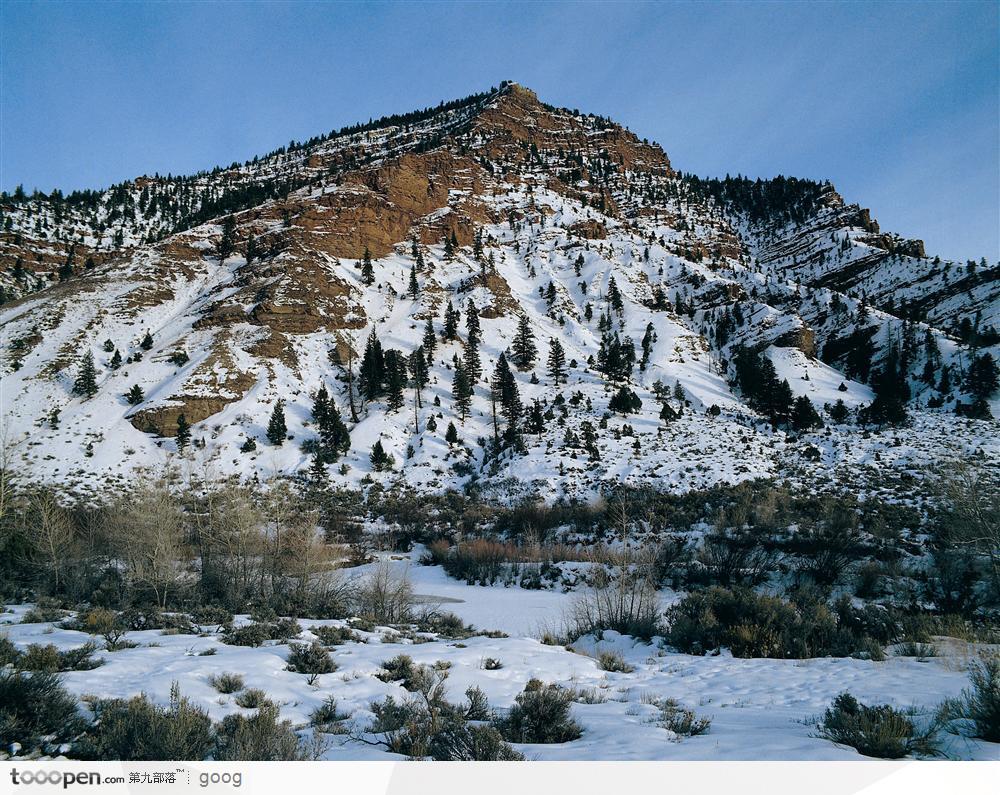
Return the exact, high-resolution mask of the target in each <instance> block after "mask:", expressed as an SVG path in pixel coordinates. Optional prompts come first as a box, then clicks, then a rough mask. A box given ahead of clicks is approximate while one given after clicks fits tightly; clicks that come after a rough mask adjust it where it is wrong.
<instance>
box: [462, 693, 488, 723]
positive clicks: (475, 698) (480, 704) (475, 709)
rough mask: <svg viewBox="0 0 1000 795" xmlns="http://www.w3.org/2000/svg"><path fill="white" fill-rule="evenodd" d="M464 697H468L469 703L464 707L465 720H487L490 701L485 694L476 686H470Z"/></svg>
mask: <svg viewBox="0 0 1000 795" xmlns="http://www.w3.org/2000/svg"><path fill="white" fill-rule="evenodd" d="M465 697H466V698H467V699H469V705H468V706H467V707H466V708H465V719H466V720H489V719H490V715H491V714H492V713H491V711H490V702H489V701H488V700H487V698H486V694H485V693H484V692H483V691H482V690H480V689H479V688H478V687H470V688H469V689H468V690H466V691H465Z"/></svg>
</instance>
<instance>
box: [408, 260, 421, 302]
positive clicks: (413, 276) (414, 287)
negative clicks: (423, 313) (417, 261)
mask: <svg viewBox="0 0 1000 795" xmlns="http://www.w3.org/2000/svg"><path fill="white" fill-rule="evenodd" d="M409 290H410V297H411V298H416V297H417V293H418V292H420V286H419V285H418V284H417V270H416V266H410V284H409Z"/></svg>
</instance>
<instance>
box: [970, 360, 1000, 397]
mask: <svg viewBox="0 0 1000 795" xmlns="http://www.w3.org/2000/svg"><path fill="white" fill-rule="evenodd" d="M965 388H966V390H968V392H969V394H971V395H972V396H973V397H974V398H975V399H976V400H977V401H985V400H987V399H989V398H990V397H992V396H993V394H994V393H995V392H996V391H997V389H1000V370H998V368H997V363H996V361H995V360H994V359H993V354H991V353H984V354H982V355H980V356H974V357H973V359H972V363H971V364H970V365H969V370H968V372H967V373H966V375H965Z"/></svg>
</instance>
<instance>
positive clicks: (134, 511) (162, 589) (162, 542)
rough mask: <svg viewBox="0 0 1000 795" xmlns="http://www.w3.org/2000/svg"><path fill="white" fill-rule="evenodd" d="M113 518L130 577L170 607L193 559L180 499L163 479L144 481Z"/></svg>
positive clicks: (123, 502) (126, 498)
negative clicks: (184, 568) (148, 482)
mask: <svg viewBox="0 0 1000 795" xmlns="http://www.w3.org/2000/svg"><path fill="white" fill-rule="evenodd" d="M110 521H111V527H112V538H113V539H114V543H115V546H116V548H117V550H118V552H119V554H120V555H121V559H122V562H123V563H124V565H125V569H126V572H127V574H128V577H129V578H130V579H131V581H132V582H133V583H135V584H141V585H146V586H148V587H150V588H151V589H152V590H153V594H154V596H155V598H156V602H157V604H158V605H160V607H166V605H167V599H168V597H169V595H170V591H171V589H173V588H174V587H175V586H176V585H177V584H178V582H179V581H180V579H181V578H182V577H183V574H184V571H183V567H184V563H185V562H186V561H187V560H188V559H189V550H188V549H187V547H186V545H185V526H184V520H183V515H182V512H181V504H180V500H179V499H177V498H176V497H174V495H173V494H171V493H170V490H169V489H168V488H167V487H166V485H165V484H164V483H162V482H156V483H151V484H148V485H143V486H141V487H140V488H139V489H137V490H136V491H134V492H133V493H131V494H129V495H127V496H125V497H123V498H122V499H121V500H120V502H119V503H118V505H117V508H116V510H115V511H114V512H113V513H112V515H111V517H110Z"/></svg>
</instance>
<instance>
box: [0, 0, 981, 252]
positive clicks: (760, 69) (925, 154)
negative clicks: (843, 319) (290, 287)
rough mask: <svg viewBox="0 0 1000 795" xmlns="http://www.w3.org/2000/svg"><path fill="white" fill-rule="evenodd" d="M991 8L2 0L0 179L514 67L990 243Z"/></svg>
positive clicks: (235, 131) (551, 90) (103, 168)
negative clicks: (59, 0)
mask: <svg viewBox="0 0 1000 795" xmlns="http://www.w3.org/2000/svg"><path fill="white" fill-rule="evenodd" d="M998 9H1000V4H998V3H997V2H995V1H993V2H920V3H911V2H880V3H872V4H869V3H861V2H856V3H839V4H828V3H822V2H809V3H806V2H801V3H798V2H758V3H721V2H720V3H704V2H699V3H689V2H677V3H668V2H661V3H652V2H650V3H638V2H637V3H628V2H618V3H595V2H573V3H563V2H549V3H542V2H534V3H488V2H479V3H472V2H468V3H444V2H441V3H439V2H410V3H351V2H343V3H328V2H252V3H251V2H227V3H213V2H198V3H184V2H172V3H167V2H164V3H142V2H132V3H102V2H48V3H37V2H18V0H3V2H2V3H0V186H2V187H3V188H5V189H7V190H10V189H12V188H13V187H14V186H15V185H16V184H18V183H23V184H24V185H25V187H26V188H28V189H31V188H32V187H36V186H37V187H39V188H41V189H43V190H46V191H47V190H50V189H52V188H54V187H60V188H62V189H64V190H71V189H74V188H82V187H103V186H106V185H108V184H110V183H112V182H116V181H120V180H122V179H127V178H131V177H134V176H137V175H139V174H143V173H150V174H151V173H153V172H160V173H167V172H172V173H187V172H191V171H195V170H198V169H201V168H210V167H212V166H214V165H216V164H223V165H225V164H228V163H230V162H232V161H234V160H243V159H246V158H247V157H251V156H253V155H255V154H261V153H263V152H266V151H268V150H270V149H273V148H274V147H276V146H279V145H281V144H284V143H286V142H287V141H288V140H289V139H291V138H294V139H301V138H308V137H309V136H311V135H314V134H317V133H321V132H326V131H328V130H330V129H332V128H335V127H340V126H342V125H344V124H351V123H354V122H357V121H362V120H367V119H368V118H369V117H373V116H374V117H377V116H380V115H384V114H386V113H393V112H401V111H407V110H411V109H414V108H417V107H424V106H426V105H432V104H437V102H439V101H440V100H442V99H453V98H456V97H459V96H464V95H466V94H470V93H474V92H476V91H481V90H484V89H486V88H488V87H489V86H491V85H496V84H497V83H499V82H500V81H501V80H504V79H511V80H517V81H518V82H520V83H523V84H524V85H527V86H529V87H531V88H533V89H535V90H536V91H537V92H538V94H539V96H540V97H541V98H542V99H543V100H545V101H547V102H550V103H552V104H555V105H561V106H566V107H571V108H579V109H580V110H583V111H590V112H594V113H599V114H602V115H606V116H610V117H612V118H613V119H615V120H616V121H619V122H621V123H622V124H625V125H626V126H628V127H629V128H630V129H632V130H633V131H634V132H636V133H638V134H639V135H640V136H642V137H648V138H651V139H653V140H656V141H658V142H659V143H661V144H662V145H663V147H664V149H666V151H667V153H668V155H669V156H670V158H671V160H672V161H673V163H674V165H675V167H677V168H679V169H682V170H684V171H692V172H695V173H698V174H701V175H719V176H722V175H724V174H726V173H727V172H728V173H732V174H736V173H743V174H748V175H751V176H762V177H767V176H773V175H776V174H779V173H783V174H786V175H795V176H809V177H814V178H829V179H830V180H832V181H833V182H834V184H835V185H836V186H837V188H838V189H839V190H840V192H841V193H842V194H843V195H844V197H845V198H846V199H847V200H848V201H856V202H859V203H861V204H863V205H865V206H869V207H871V208H872V210H873V214H874V216H875V217H876V218H878V220H879V222H880V223H881V225H882V227H883V229H887V230H892V231H897V232H899V233H901V234H903V235H906V236H910V237H923V238H924V240H925V241H926V243H927V250H928V252H929V253H931V254H940V255H942V256H945V257H950V258H958V259H966V258H969V257H976V258H979V257H981V256H986V257H987V258H988V259H990V260H995V259H997V258H998V257H1000V229H998V226H1000V223H998V214H1000V154H998V148H1000V147H998V141H1000V107H998V92H1000V90H998V75H1000V62H998V58H1000V56H998V45H997V30H998V24H1000V19H998Z"/></svg>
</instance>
